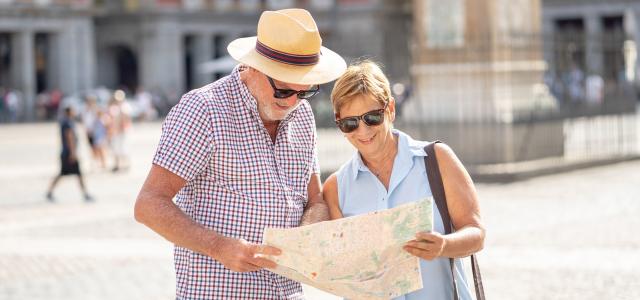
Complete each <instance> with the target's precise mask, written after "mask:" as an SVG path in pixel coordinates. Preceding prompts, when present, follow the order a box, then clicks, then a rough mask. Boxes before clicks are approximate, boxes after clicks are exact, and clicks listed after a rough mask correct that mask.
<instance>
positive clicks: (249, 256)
mask: <svg viewBox="0 0 640 300" xmlns="http://www.w3.org/2000/svg"><path fill="white" fill-rule="evenodd" d="M281 252H282V251H280V249H278V248H275V247H271V246H267V245H259V244H253V243H249V242H247V241H245V240H243V239H234V238H230V237H225V236H218V237H217V238H216V240H215V242H214V247H213V249H212V254H211V257H213V258H214V259H215V260H217V261H219V262H220V263H222V264H223V265H224V266H225V267H227V269H229V270H231V271H235V272H253V271H258V270H260V269H263V268H269V269H274V268H276V267H277V266H278V265H277V264H276V263H275V262H273V261H271V260H269V259H266V258H264V257H265V256H267V255H280V253H281Z"/></svg>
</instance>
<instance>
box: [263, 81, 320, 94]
mask: <svg viewBox="0 0 640 300" xmlns="http://www.w3.org/2000/svg"><path fill="white" fill-rule="evenodd" d="M267 79H269V83H270V84H271V87H272V88H273V97H275V98H278V99H284V98H289V97H291V96H293V95H297V96H298V99H309V98H311V97H313V96H315V95H317V94H318V93H319V92H320V86H319V85H316V88H315V89H312V90H302V91H296V90H290V89H279V88H277V87H276V84H275V83H274V82H273V79H271V77H269V76H267Z"/></svg>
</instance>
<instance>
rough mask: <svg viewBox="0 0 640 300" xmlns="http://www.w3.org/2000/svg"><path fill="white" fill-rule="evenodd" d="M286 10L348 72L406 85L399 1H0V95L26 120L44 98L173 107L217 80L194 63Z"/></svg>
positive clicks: (404, 25)
mask: <svg viewBox="0 0 640 300" xmlns="http://www.w3.org/2000/svg"><path fill="white" fill-rule="evenodd" d="M286 7H303V8H306V9H308V10H310V11H311V13H312V14H313V15H314V18H315V19H316V21H317V23H318V27H319V29H320V31H321V34H322V36H323V40H324V41H323V44H324V45H325V46H327V47H329V48H331V49H333V50H335V51H337V52H339V53H340V54H342V55H343V56H344V57H345V58H346V59H347V61H348V62H352V61H354V60H357V59H361V58H363V57H367V58H372V59H374V60H376V61H379V62H381V63H382V64H383V65H384V66H385V70H386V71H387V73H388V74H389V75H390V77H391V79H392V81H393V82H396V81H403V82H408V81H409V80H410V74H409V72H408V69H409V67H410V62H411V56H410V51H409V43H410V38H411V33H410V30H411V22H412V19H411V14H410V9H411V7H410V1H408V0H402V1H392V0H215V1H213V0H121V1H99V0H96V1H90V0H66V1H62V0H60V1H47V0H37V1H35V0H34V1H26V0H20V1H18V0H0V15H2V17H0V50H1V49H2V43H3V42H2V41H3V36H4V37H5V39H4V40H7V41H6V42H5V44H6V45H8V46H10V47H11V48H12V50H13V51H10V54H9V55H7V57H8V58H7V60H9V61H10V63H9V65H10V66H5V67H4V69H3V66H2V65H0V86H11V87H14V88H16V89H18V90H20V91H23V93H24V96H25V99H26V103H25V109H26V111H28V114H27V115H26V118H27V119H33V116H34V114H33V105H34V104H33V101H34V100H33V99H34V97H35V95H36V94H37V93H39V92H43V91H48V90H52V89H60V90H61V91H62V92H64V93H65V94H66V95H69V94H77V93H81V92H82V91H85V90H88V89H91V88H94V87H98V86H105V87H107V88H111V89H114V88H125V89H126V90H129V91H131V92H133V91H134V90H135V89H136V88H137V87H143V88H145V89H147V90H149V91H152V92H155V93H158V94H163V95H167V96H169V98H171V99H170V101H171V100H173V101H177V97H179V95H180V94H181V93H184V92H185V91H188V90H190V89H193V88H197V87H199V86H202V85H205V84H207V83H209V82H211V81H213V80H215V79H216V78H218V77H220V76H222V75H224V74H225V73H224V72H221V73H218V74H207V73H202V72H200V71H199V69H198V66H199V65H200V64H201V63H203V62H207V61H211V60H214V59H218V58H223V57H225V56H226V55H227V52H226V46H227V44H228V43H229V42H231V41H232V40H233V39H235V38H238V37H242V36H252V35H255V28H256V25H257V21H258V18H259V16H260V13H261V12H262V11H263V10H275V9H281V8H286ZM36 35H37V36H38V37H41V36H42V37H44V38H37V37H36ZM41 40H43V41H41ZM37 41H41V43H42V44H43V45H44V48H46V56H47V59H45V61H46V66H45V67H42V69H43V70H45V71H44V72H45V73H46V74H44V75H42V74H40V75H38V74H37V71H35V69H36V64H37V62H36V59H34V57H35V54H34V51H35V49H36V48H37V45H34V43H36V42H37ZM0 53H1V52H0ZM0 61H1V60H0ZM38 78H39V79H38ZM327 95H328V94H327ZM325 96H326V95H325ZM173 98H175V99H173Z"/></svg>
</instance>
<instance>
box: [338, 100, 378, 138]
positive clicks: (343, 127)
mask: <svg viewBox="0 0 640 300" xmlns="http://www.w3.org/2000/svg"><path fill="white" fill-rule="evenodd" d="M386 109H387V104H385V105H384V107H383V108H381V109H376V110H372V111H370V112H366V113H364V114H362V115H360V116H354V117H346V118H342V119H340V120H336V124H337V125H338V128H340V131H342V132H344V133H350V132H353V131H354V130H356V129H358V127H359V126H360V120H362V122H364V123H365V124H366V125H367V126H378V125H380V124H382V122H384V112H385V110H386Z"/></svg>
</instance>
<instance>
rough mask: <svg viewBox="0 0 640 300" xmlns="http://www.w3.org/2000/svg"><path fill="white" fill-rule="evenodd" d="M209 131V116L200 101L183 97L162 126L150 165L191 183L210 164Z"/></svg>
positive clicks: (198, 97) (191, 97)
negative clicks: (161, 168) (152, 164)
mask: <svg viewBox="0 0 640 300" xmlns="http://www.w3.org/2000/svg"><path fill="white" fill-rule="evenodd" d="M211 129H212V125H211V116H210V114H209V110H208V109H207V106H206V103H205V101H204V99H203V98H202V97H200V96H198V95H197V94H195V93H188V94H185V95H184V96H182V99H180V102H179V103H178V104H177V105H176V106H174V107H173V108H172V109H171V111H170V112H169V114H168V115H167V118H166V119H165V121H164V124H163V125H162V135H161V137H160V143H159V145H158V148H157V150H156V153H155V156H154V158H153V163H154V164H155V165H158V166H160V167H163V168H165V169H167V170H169V171H170V172H172V173H174V174H176V175H178V176H180V177H181V178H183V179H184V180H186V181H190V180H193V179H194V178H196V176H197V175H199V174H200V173H202V172H203V171H204V170H205V169H206V167H207V166H208V165H209V163H210V159H211V152H212V131H211Z"/></svg>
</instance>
